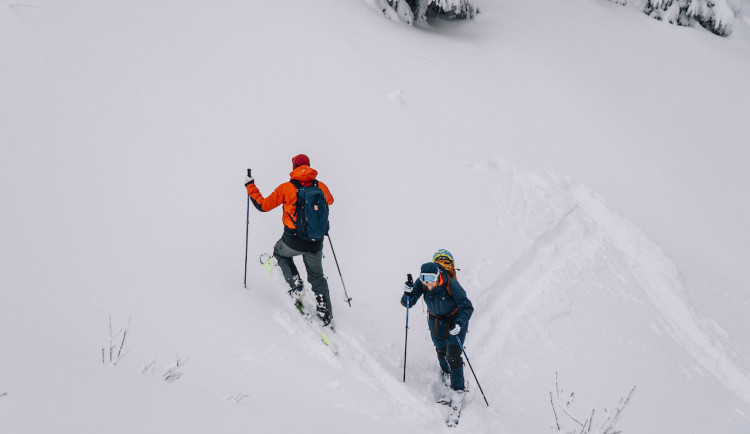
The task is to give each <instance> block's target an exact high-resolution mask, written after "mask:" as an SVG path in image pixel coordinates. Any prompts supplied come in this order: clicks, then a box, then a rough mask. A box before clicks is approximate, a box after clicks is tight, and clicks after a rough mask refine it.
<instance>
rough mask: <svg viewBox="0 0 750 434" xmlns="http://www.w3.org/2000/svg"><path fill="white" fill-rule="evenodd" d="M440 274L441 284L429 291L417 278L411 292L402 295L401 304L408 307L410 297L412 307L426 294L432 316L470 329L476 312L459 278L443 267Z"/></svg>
mask: <svg viewBox="0 0 750 434" xmlns="http://www.w3.org/2000/svg"><path fill="white" fill-rule="evenodd" d="M440 276H441V282H440V284H439V285H438V286H436V287H435V289H433V290H432V291H428V290H427V288H426V287H425V286H424V284H423V283H422V281H421V280H419V279H417V281H416V282H414V289H413V290H412V292H411V294H409V293H406V292H405V293H404V295H403V296H402V297H401V304H402V305H403V306H404V307H406V300H407V299H408V300H409V307H412V306H414V304H416V302H417V301H419V297H422V296H424V302H425V304H426V305H427V311H428V312H429V313H430V317H431V318H435V319H444V320H446V322H447V323H449V324H458V325H460V326H461V328H462V329H464V330H468V327H469V318H471V314H472V313H473V312H474V306H472V304H471V301H470V300H469V298H468V297H467V296H466V291H465V290H464V288H463V287H462V286H461V284H460V283H458V280H456V279H454V278H452V277H450V276H449V275H448V273H447V272H446V271H445V270H444V269H442V268H440ZM448 287H450V289H449V288H448ZM449 291H450V293H449Z"/></svg>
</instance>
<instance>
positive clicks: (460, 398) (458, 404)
mask: <svg viewBox="0 0 750 434" xmlns="http://www.w3.org/2000/svg"><path fill="white" fill-rule="evenodd" d="M465 401H466V392H462V393H461V394H460V395H458V394H457V393H454V394H453V398H452V399H451V402H450V406H451V410H450V413H448V418H447V419H446V420H445V424H446V425H447V426H448V427H454V426H456V425H458V421H459V419H460V418H461V410H462V409H463V406H464V402H465Z"/></svg>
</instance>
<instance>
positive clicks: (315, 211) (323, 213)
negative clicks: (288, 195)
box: [289, 179, 329, 241]
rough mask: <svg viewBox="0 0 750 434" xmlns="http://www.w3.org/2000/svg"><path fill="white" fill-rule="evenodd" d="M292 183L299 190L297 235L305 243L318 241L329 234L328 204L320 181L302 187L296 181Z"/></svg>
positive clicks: (293, 217) (296, 221)
mask: <svg viewBox="0 0 750 434" xmlns="http://www.w3.org/2000/svg"><path fill="white" fill-rule="evenodd" d="M289 182H291V183H292V184H293V185H294V186H295V187H296V188H297V204H296V205H295V208H294V216H289V217H291V218H292V221H294V226H295V227H296V229H295V230H294V232H295V235H296V236H297V237H299V238H301V239H303V240H305V241H318V240H321V239H323V237H324V236H325V235H326V234H327V233H328V227H329V225H328V202H326V196H325V194H324V193H323V190H321V189H320V187H318V181H317V180H315V181H313V183H312V185H302V183H301V182H299V181H298V180H296V179H292V180H291V181H289Z"/></svg>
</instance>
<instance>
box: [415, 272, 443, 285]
mask: <svg viewBox="0 0 750 434" xmlns="http://www.w3.org/2000/svg"><path fill="white" fill-rule="evenodd" d="M439 278H440V275H439V274H438V273H422V274H420V275H419V280H421V281H422V282H424V283H433V282H437V281H438V279H439Z"/></svg>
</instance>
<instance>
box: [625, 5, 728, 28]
mask: <svg viewBox="0 0 750 434" xmlns="http://www.w3.org/2000/svg"><path fill="white" fill-rule="evenodd" d="M611 1H614V2H616V3H620V4H624V3H626V2H627V3H633V4H638V6H641V7H642V9H643V12H644V13H646V14H647V15H648V16H650V17H653V18H656V19H657V20H660V21H667V22H669V23H672V24H679V25H681V26H692V25H694V24H696V23H697V24H700V25H701V26H703V27H705V28H706V29H708V30H709V31H711V32H713V33H715V34H717V35H719V36H728V35H729V34H730V33H732V25H733V24H734V19H735V17H736V16H737V15H738V14H739V12H740V8H741V3H742V0H630V1H628V0H611Z"/></svg>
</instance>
